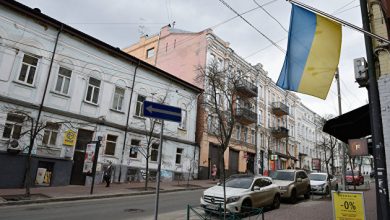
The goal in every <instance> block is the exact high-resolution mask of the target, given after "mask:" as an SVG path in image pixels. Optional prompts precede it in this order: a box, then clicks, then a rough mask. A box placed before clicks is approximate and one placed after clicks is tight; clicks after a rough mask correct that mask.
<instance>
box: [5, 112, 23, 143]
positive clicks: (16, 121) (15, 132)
mask: <svg viewBox="0 0 390 220" xmlns="http://www.w3.org/2000/svg"><path fill="white" fill-rule="evenodd" d="M23 121H24V117H23V116H21V115H18V114H14V113H8V114H7V119H6V122H5V126H4V131H3V138H6V139H10V138H12V139H19V138H20V134H21V132H22V124H23Z"/></svg>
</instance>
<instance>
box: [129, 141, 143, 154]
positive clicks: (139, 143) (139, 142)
mask: <svg viewBox="0 0 390 220" xmlns="http://www.w3.org/2000/svg"><path fill="white" fill-rule="evenodd" d="M133 141H134V142H136V141H137V142H138V145H136V144H133ZM133 146H137V147H138V148H140V147H141V140H138V139H131V140H130V152H129V157H130V158H131V159H138V150H137V151H133V152H134V153H135V157H134V156H132V155H134V153H133V154H132V151H131V148H132V147H133Z"/></svg>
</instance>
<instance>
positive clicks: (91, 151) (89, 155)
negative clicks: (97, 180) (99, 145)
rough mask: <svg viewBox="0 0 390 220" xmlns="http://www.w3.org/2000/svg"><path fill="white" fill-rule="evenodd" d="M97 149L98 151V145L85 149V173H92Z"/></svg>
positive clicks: (88, 146) (92, 144)
mask: <svg viewBox="0 0 390 220" xmlns="http://www.w3.org/2000/svg"><path fill="white" fill-rule="evenodd" d="M95 149H96V143H90V144H87V148H86V149H85V158H84V166H83V173H92V167H93V159H94V157H95Z"/></svg>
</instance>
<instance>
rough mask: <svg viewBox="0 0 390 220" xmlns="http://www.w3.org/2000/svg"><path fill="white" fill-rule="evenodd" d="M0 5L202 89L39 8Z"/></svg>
mask: <svg viewBox="0 0 390 220" xmlns="http://www.w3.org/2000/svg"><path fill="white" fill-rule="evenodd" d="M0 4H1V5H3V6H6V7H8V8H10V9H11V10H14V11H17V12H19V13H21V14H23V15H24V16H28V17H32V18H34V19H37V20H39V21H40V22H43V23H45V24H48V25H50V26H52V27H55V28H57V29H61V28H62V32H66V33H68V34H71V35H73V36H75V37H78V38H79V39H81V40H82V41H85V42H87V43H89V44H92V45H93V46H95V47H97V48H100V49H102V50H105V51H107V52H109V53H111V54H112V55H115V56H117V57H118V58H121V59H125V60H126V61H128V62H132V63H134V64H137V65H139V66H140V67H143V68H145V69H148V70H151V71H153V72H155V73H158V74H160V75H162V76H164V77H167V78H170V79H171V80H172V81H174V82H176V83H178V84H180V85H182V86H185V87H187V88H189V89H191V90H193V91H195V92H197V93H200V92H201V91H202V89H201V88H199V87H197V86H195V85H193V84H191V83H188V82H186V81H184V80H182V79H180V78H178V77H176V76H174V75H172V74H170V73H168V72H165V71H164V70H161V69H159V68H157V67H155V66H153V65H151V64H149V63H147V62H144V61H142V60H140V59H138V58H136V57H134V56H132V55H129V54H127V53H125V52H124V51H122V50H120V49H119V48H118V47H113V46H111V45H109V44H107V43H105V42H103V41H101V40H99V39H96V38H94V37H92V36H90V35H88V34H85V33H84V32H81V31H79V30H77V29H75V28H73V27H71V26H69V25H66V24H64V23H62V22H60V21H58V20H56V19H54V18H52V17H50V16H47V15H45V14H42V13H41V12H40V10H39V9H32V8H30V7H28V6H26V5H23V4H21V3H19V2H16V1H13V0H9V1H1V2H0Z"/></svg>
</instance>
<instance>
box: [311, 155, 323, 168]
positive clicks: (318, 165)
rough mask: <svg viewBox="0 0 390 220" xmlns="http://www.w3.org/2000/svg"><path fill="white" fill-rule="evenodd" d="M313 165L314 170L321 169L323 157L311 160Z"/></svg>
mask: <svg viewBox="0 0 390 220" xmlns="http://www.w3.org/2000/svg"><path fill="white" fill-rule="evenodd" d="M311 166H312V167H313V170H321V159H318V158H313V159H312V160H311Z"/></svg>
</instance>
